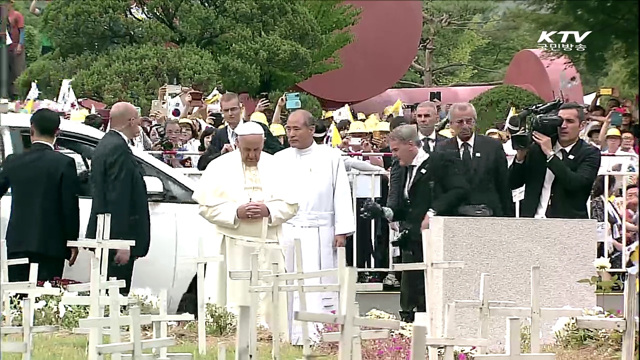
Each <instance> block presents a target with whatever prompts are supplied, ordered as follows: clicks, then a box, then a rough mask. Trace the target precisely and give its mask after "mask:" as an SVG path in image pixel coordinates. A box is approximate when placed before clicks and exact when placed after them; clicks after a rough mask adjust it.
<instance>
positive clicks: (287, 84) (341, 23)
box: [20, 0, 358, 101]
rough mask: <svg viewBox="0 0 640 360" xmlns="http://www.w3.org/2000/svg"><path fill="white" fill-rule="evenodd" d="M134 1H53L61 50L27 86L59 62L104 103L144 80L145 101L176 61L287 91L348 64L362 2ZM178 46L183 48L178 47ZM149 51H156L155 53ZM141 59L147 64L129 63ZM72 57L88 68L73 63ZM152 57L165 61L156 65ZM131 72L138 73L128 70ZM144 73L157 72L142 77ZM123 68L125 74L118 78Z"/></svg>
mask: <svg viewBox="0 0 640 360" xmlns="http://www.w3.org/2000/svg"><path fill="white" fill-rule="evenodd" d="M131 3H132V2H131V1H130V0H66V1H53V2H51V3H50V4H49V5H48V7H47V8H46V11H45V12H44V15H43V18H42V24H43V31H45V32H46V33H47V34H49V36H50V38H51V40H52V41H53V44H54V46H55V48H56V51H55V53H54V54H53V55H51V56H45V57H42V58H40V59H38V60H37V61H36V62H34V63H33V64H32V65H31V66H30V67H29V69H28V70H27V72H26V73H25V74H24V76H23V78H22V79H21V81H20V85H22V86H27V85H28V84H29V82H30V81H31V80H38V81H39V83H40V84H43V83H46V82H48V81H49V80H51V79H50V78H49V79H48V78H46V74H47V73H48V74H50V73H51V69H53V68H56V70H64V72H61V73H59V74H58V77H59V79H62V78H64V77H66V78H70V77H76V78H77V79H76V81H75V82H74V88H76V87H77V89H76V92H77V93H79V95H80V94H86V95H92V96H97V97H99V99H100V100H103V101H106V99H110V98H113V99H116V100H117V99H126V98H127V97H129V96H131V94H130V92H131V89H130V88H136V89H138V90H137V91H141V93H137V96H139V97H140V98H141V99H143V98H145V99H151V98H153V96H154V95H155V94H156V93H157V89H155V90H154V91H153V92H151V91H150V87H149V86H147V85H146V83H148V82H149V81H151V80H152V79H157V80H156V81H155V82H161V81H163V80H167V81H169V82H170V83H171V82H172V80H174V78H172V77H171V74H172V73H176V71H177V69H176V67H174V66H173V65H174V64H173V63H175V64H179V66H178V67H180V68H181V70H180V71H179V75H180V76H179V78H180V79H181V81H186V80H187V79H189V80H195V79H201V80H202V79H206V81H207V82H212V81H213V79H212V77H215V78H216V80H215V82H214V84H215V83H219V84H221V85H223V86H224V88H226V89H229V90H232V91H236V92H245V91H246V92H249V93H250V94H252V95H255V94H258V93H261V92H270V91H274V90H286V89H289V88H291V87H292V86H293V85H295V84H296V83H298V82H300V81H303V80H305V79H307V78H309V77H311V76H312V75H315V74H320V73H323V72H326V71H328V70H332V69H335V68H337V67H339V66H340V63H339V61H338V58H337V56H336V54H337V51H338V50H339V49H341V48H342V47H344V46H345V45H347V44H348V43H349V42H350V41H351V39H352V34H351V33H350V32H349V31H348V28H349V27H350V26H352V25H353V24H355V23H356V21H357V19H358V11H357V10H356V9H354V8H353V7H351V6H349V5H342V4H341V2H340V1H338V0H328V1H318V2H314V1H311V2H307V1H287V0H264V1H249V0H237V1H222V0H199V1H193V0H137V1H135V3H136V5H137V7H132V6H131ZM172 47H178V48H180V49H181V51H180V52H175V51H174V50H172V49H171V48H172ZM145 50H146V51H149V52H148V54H147V56H146V57H145V53H144V51H145ZM128 54H131V59H129V55H128ZM178 55H179V56H184V57H185V58H188V61H190V62H191V65H190V64H187V63H186V62H185V61H183V60H180V59H177V58H176V56H178ZM88 58H92V59H93V60H94V62H95V63H96V64H101V66H102V69H100V68H98V67H97V66H90V67H88V66H87V65H89V64H88V63H87V62H85V61H84V60H83V59H88ZM110 58H112V60H109V59H110ZM134 59H135V60H134ZM135 61H138V62H140V61H144V64H138V65H137V66H134V65H131V64H128V63H129V62H135ZM66 62H72V63H76V65H81V66H82V67H77V66H66V65H65V63H66ZM151 63H153V64H155V65H157V66H158V68H155V69H154V68H153V67H152V66H148V65H149V64H151ZM129 71H134V73H131V76H129V75H127V73H128V72H129ZM135 71H148V72H147V73H145V74H140V75H139V76H138V73H135ZM116 74H118V75H120V76H122V77H121V78H120V79H118V78H117V77H114V75H116ZM185 74H189V75H185ZM40 76H45V78H41V77H40ZM103 78H104V79H106V78H108V79H111V81H113V83H112V84H110V85H109V86H110V87H112V88H113V89H111V90H109V91H106V90H105V87H106V86H107V84H105V81H107V80H103ZM128 79H132V80H133V79H137V80H136V81H138V82H140V83H145V86H141V85H139V84H135V85H134V86H124V87H123V86H122V83H126V81H127V80H128ZM59 83H60V82H59V81H58V82H57V84H59ZM48 85H52V86H54V87H55V84H51V83H49V84H48ZM154 85H155V84H154ZM160 85H162V84H160ZM182 85H186V86H189V85H191V84H185V83H183V84H182ZM58 86H59V85H58ZM118 87H121V88H122V89H121V90H118V89H117V88H118ZM143 89H144V91H143ZM55 90H56V91H57V87H55ZM107 94H108V95H107Z"/></svg>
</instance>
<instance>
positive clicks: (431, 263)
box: [391, 229, 484, 360]
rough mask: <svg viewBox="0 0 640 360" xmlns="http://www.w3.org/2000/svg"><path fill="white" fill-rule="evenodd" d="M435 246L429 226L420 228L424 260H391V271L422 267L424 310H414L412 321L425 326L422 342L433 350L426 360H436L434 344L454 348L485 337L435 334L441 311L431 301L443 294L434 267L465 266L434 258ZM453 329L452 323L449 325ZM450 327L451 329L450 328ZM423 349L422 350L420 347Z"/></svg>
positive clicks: (479, 343) (462, 263)
mask: <svg viewBox="0 0 640 360" xmlns="http://www.w3.org/2000/svg"><path fill="white" fill-rule="evenodd" d="M433 249H434V246H433V244H432V240H431V233H430V230H429V229H426V230H423V231H422V253H423V261H422V262H417V263H403V264H393V265H392V266H391V268H392V270H393V271H423V272H424V292H425V294H424V297H425V305H426V306H425V307H426V309H425V310H426V312H425V313H417V314H416V318H415V320H414V325H419V326H424V327H425V328H426V335H427V336H428V338H425V344H426V345H428V346H429V347H430V349H431V350H432V351H429V352H428V355H429V360H438V352H437V349H436V348H437V347H440V346H445V351H446V352H447V353H448V352H449V351H451V353H452V351H453V346H454V345H455V346H465V345H467V343H472V344H473V345H481V344H483V343H484V339H455V338H453V337H449V335H450V334H438V333H437V326H436V325H437V324H441V323H442V321H441V319H442V317H443V314H442V311H441V310H440V309H438V308H437V307H436V305H435V303H434V300H435V299H436V297H437V296H442V294H440V293H439V292H438V291H437V288H436V284H435V281H434V276H435V272H436V271H443V270H446V269H461V268H463V267H464V262H462V261H437V260H436V259H435V256H434V251H433ZM449 328H450V329H453V326H449ZM451 331H453V330H451ZM423 353H424V350H423ZM452 354H453V353H452Z"/></svg>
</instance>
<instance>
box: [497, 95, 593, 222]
mask: <svg viewBox="0 0 640 360" xmlns="http://www.w3.org/2000/svg"><path fill="white" fill-rule="evenodd" d="M558 116H559V117H560V118H561V119H562V125H560V126H559V127H558V135H557V139H555V137H554V138H551V137H549V136H546V135H543V134H541V133H539V132H537V131H534V132H533V134H532V138H533V141H534V142H535V143H534V144H532V145H531V146H529V148H527V149H523V150H518V151H517V154H516V158H515V161H514V162H513V164H512V165H511V167H510V169H509V184H510V187H511V189H518V188H520V187H522V186H523V185H526V187H525V193H524V199H523V200H522V202H521V209H520V214H521V216H522V217H536V218H568V219H588V218H589V216H588V213H587V199H588V198H589V195H590V193H591V188H592V186H593V182H594V181H595V179H596V176H597V175H598V169H599V167H600V151H599V150H598V149H597V148H595V147H594V146H591V145H589V144H587V143H586V142H585V141H583V140H582V139H580V138H579V134H580V130H582V128H583V127H584V125H585V113H584V109H583V108H582V106H580V105H578V104H577V103H565V104H562V105H561V106H560V110H559V111H558Z"/></svg>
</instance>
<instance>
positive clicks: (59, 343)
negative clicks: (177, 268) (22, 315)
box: [2, 333, 332, 360]
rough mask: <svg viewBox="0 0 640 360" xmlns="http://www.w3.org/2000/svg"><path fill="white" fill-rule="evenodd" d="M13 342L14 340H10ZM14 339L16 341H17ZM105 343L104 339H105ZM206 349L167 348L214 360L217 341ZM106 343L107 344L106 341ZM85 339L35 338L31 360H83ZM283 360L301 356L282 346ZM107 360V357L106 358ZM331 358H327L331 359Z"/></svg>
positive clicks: (262, 353) (264, 353)
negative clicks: (204, 352) (200, 351)
mask: <svg viewBox="0 0 640 360" xmlns="http://www.w3.org/2000/svg"><path fill="white" fill-rule="evenodd" d="M12 340H13V339H12ZM16 340H17V339H16ZM105 340H106V339H105ZM212 340H213V341H210V342H209V344H208V346H207V355H205V356H199V355H198V346H197V345H196V344H195V342H186V341H184V342H182V341H178V345H176V346H174V347H171V348H169V352H174V353H192V354H194V359H197V360H205V359H206V360H217V359H218V347H217V342H218V341H217V339H212ZM223 340H224V341H225V342H226V343H227V359H228V360H233V359H234V352H233V345H234V343H233V339H223ZM105 343H106V341H105ZM86 348H87V336H83V335H72V334H62V333H61V334H55V335H35V336H34V339H33V353H32V355H33V356H32V359H33V360H86V359H87V356H86V355H85V351H86ZM281 355H282V356H281V359H282V360H296V359H299V358H301V357H302V351H301V350H300V349H297V348H295V347H293V346H287V345H283V346H282V347H281ZM105 358H106V359H109V356H105ZM331 358H332V357H327V359H331ZM2 359H3V360H20V359H21V355H20V354H2ZM258 359H259V360H268V359H271V346H270V344H268V343H262V344H260V347H259V356H258Z"/></svg>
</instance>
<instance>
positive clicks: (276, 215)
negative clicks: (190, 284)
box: [193, 121, 298, 338]
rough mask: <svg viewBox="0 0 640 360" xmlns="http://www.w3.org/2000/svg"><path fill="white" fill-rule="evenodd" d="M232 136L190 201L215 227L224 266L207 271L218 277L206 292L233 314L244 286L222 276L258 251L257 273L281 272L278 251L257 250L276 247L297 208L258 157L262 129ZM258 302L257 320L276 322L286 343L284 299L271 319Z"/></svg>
mask: <svg viewBox="0 0 640 360" xmlns="http://www.w3.org/2000/svg"><path fill="white" fill-rule="evenodd" d="M234 131H235V133H236V135H237V137H236V143H235V147H236V149H237V150H238V151H232V152H230V153H228V154H226V155H225V156H219V157H217V158H216V159H214V160H213V161H212V162H211V166H208V167H207V169H206V170H205V171H204V173H203V174H202V177H201V179H200V182H199V183H198V187H197V188H196V190H195V192H194V193H193V199H194V200H196V201H197V202H198V203H199V204H200V215H201V216H202V217H204V218H205V219H207V220H208V221H209V222H211V223H212V224H214V225H215V226H216V230H217V233H218V236H217V237H216V238H217V239H216V240H219V239H220V238H222V241H221V242H220V247H221V249H220V250H221V252H223V253H224V254H225V262H224V263H220V264H219V265H218V266H217V267H216V268H215V270H213V271H214V273H216V274H217V275H213V276H215V277H217V278H218V281H217V283H218V287H217V289H212V290H213V291H214V292H215V293H216V295H214V298H217V300H216V303H217V304H218V305H222V306H225V305H226V306H227V307H228V308H229V310H230V311H232V312H234V313H236V314H237V313H238V310H239V306H240V305H250V302H249V300H250V294H249V288H248V286H249V282H248V281H238V280H227V273H228V271H232V270H246V269H249V268H250V267H251V254H252V253H253V252H256V251H258V253H259V256H258V266H259V267H260V270H271V264H272V263H279V264H280V265H281V270H280V272H284V254H283V252H282V250H281V249H279V248H274V247H272V246H269V245H267V246H263V245H265V242H267V243H270V244H271V245H278V244H279V243H280V241H281V238H282V224H283V223H284V222H285V221H287V220H289V219H291V218H292V217H293V216H294V215H295V214H296V211H297V210H298V203H297V198H296V197H295V196H294V195H293V192H292V191H291V188H290V187H289V186H283V183H282V181H283V179H287V176H286V173H285V172H284V169H283V168H282V166H281V165H282V164H281V163H278V162H277V161H276V160H275V157H274V156H273V155H271V154H269V153H266V152H263V147H264V141H265V131H264V128H263V127H261V126H260V124H258V123H256V122H253V121H250V122H245V123H243V124H240V125H238V126H237V127H236V128H235V129H234ZM267 131H268V130H267ZM220 174H224V176H220ZM211 265H212V266H213V264H211ZM216 270H217V271H216ZM210 271H211V270H210ZM209 276H212V275H211V274H209ZM263 298H264V301H261V303H260V306H259V308H258V309H257V310H258V311H257V312H258V317H259V319H264V320H266V323H267V325H268V327H270V328H273V326H272V325H273V321H279V322H280V323H279V326H278V328H279V329H280V331H283V332H284V333H283V335H284V336H285V338H288V336H287V335H288V324H287V308H286V305H287V302H286V298H287V297H286V295H285V294H284V293H281V299H280V302H279V304H280V309H279V312H280V313H279V314H271V313H270V311H269V310H270V308H271V305H270V302H271V300H270V297H263Z"/></svg>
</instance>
